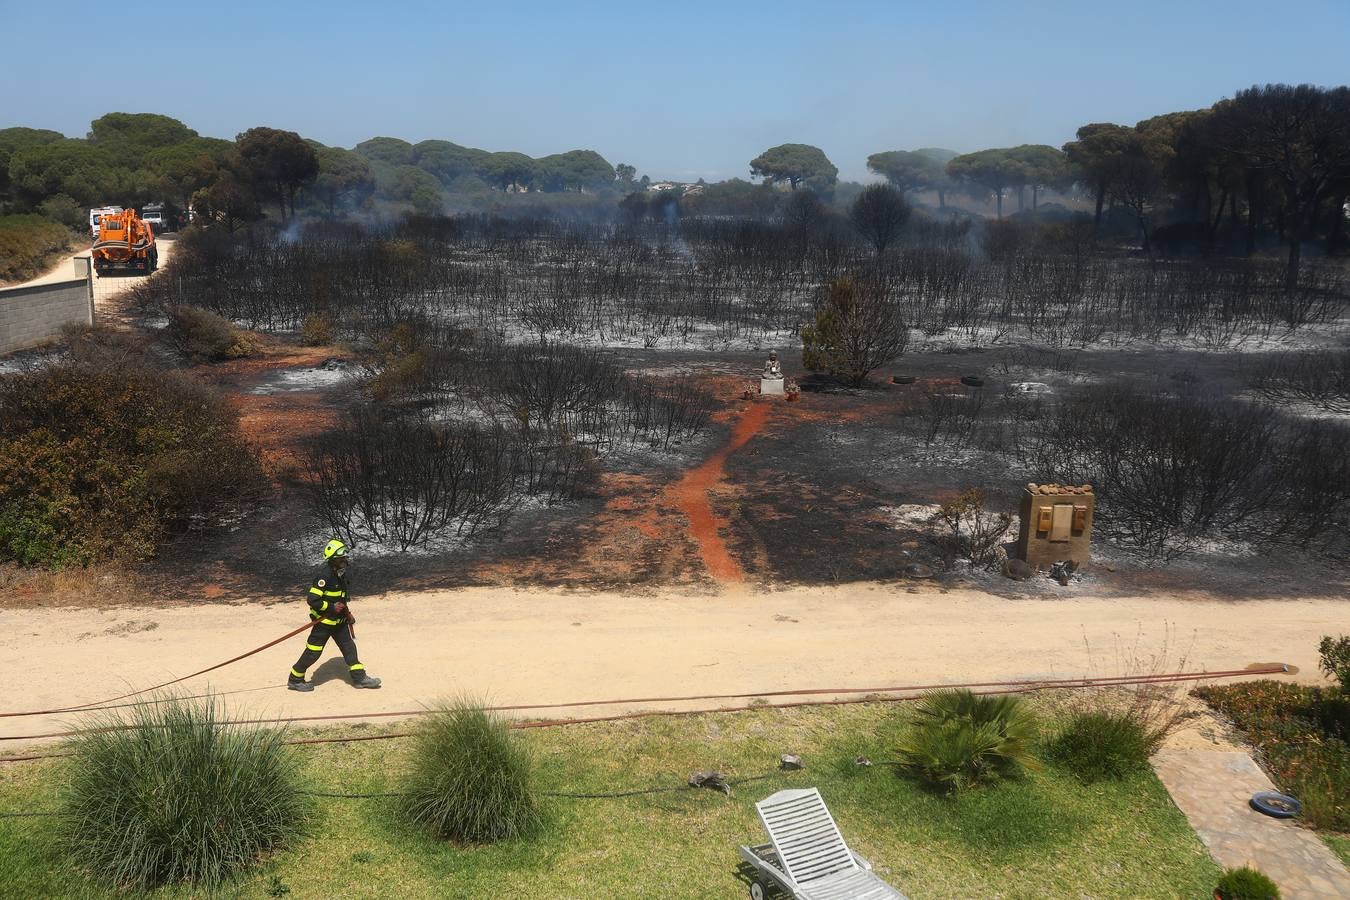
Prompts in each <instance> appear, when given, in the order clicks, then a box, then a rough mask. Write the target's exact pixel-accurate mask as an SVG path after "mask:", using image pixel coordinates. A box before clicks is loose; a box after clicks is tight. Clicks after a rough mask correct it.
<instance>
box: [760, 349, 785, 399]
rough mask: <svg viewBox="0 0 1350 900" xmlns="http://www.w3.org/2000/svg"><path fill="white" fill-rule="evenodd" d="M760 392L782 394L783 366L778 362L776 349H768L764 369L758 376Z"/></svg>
mask: <svg viewBox="0 0 1350 900" xmlns="http://www.w3.org/2000/svg"><path fill="white" fill-rule="evenodd" d="M759 392H760V393H761V394H776V395H778V396H782V394H783V367H782V366H780V365H779V364H778V351H777V350H770V351H769V358H768V359H767V360H765V362H764V371H763V372H761V373H760V376H759Z"/></svg>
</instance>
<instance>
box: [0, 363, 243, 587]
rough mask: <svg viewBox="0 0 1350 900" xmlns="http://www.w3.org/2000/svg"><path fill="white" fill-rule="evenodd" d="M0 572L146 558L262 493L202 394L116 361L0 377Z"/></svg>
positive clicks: (220, 401)
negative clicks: (0, 564) (9, 563)
mask: <svg viewBox="0 0 1350 900" xmlns="http://www.w3.org/2000/svg"><path fill="white" fill-rule="evenodd" d="M0 471H3V472H4V473H5V477H4V478H3V479H0V561H6V560H15V561H17V562H20V563H22V564H25V565H46V566H52V567H61V566H67V565H84V564H87V563H89V562H91V561H93V560H94V559H96V558H111V559H116V560H122V561H134V560H140V559H144V558H146V557H149V556H151V555H153V554H154V552H155V549H156V546H157V544H158V542H159V541H160V540H162V539H163V538H164V537H165V536H166V535H167V534H170V533H172V532H181V531H184V530H187V529H188V528H190V527H193V526H195V525H201V524H208V523H209V522H210V521H211V520H212V518H213V517H215V516H217V515H218V514H219V513H220V512H221V511H222V510H224V509H225V508H226V507H227V506H229V505H230V504H234V503H237V502H239V501H242V500H247V499H251V498H252V497H254V496H256V495H257V494H259V493H260V492H261V491H262V490H263V489H264V488H265V486H266V481H265V479H264V477H263V474H262V470H261V468H260V466H259V465H258V461H257V458H256V456H255V454H254V453H253V451H252V450H251V449H250V447H249V446H248V444H246V443H245V442H244V440H243V438H242V437H241V435H240V433H239V418H238V414H237V413H236V412H235V411H234V409H233V408H232V407H231V406H230V404H229V403H228V402H227V401H226V400H225V399H224V398H223V397H221V396H220V395H219V394H217V393H216V392H215V391H214V390H212V389H211V388H210V387H209V386H207V385H204V384H202V383H200V382H198V381H196V380H195V379H193V378H191V377H190V376H187V375H182V374H175V373H166V372H160V371H157V370H154V369H150V368H148V367H145V366H144V365H138V364H133V363H130V362H127V361H126V360H125V359H120V360H117V361H116V362H108V363H104V364H100V363H98V362H96V361H90V360H89V359H86V360H85V361H80V360H75V361H70V362H66V363H61V364H58V365H54V366H49V367H47V368H45V369H40V370H37V371H34V372H29V373H24V374H20V375H7V376H0Z"/></svg>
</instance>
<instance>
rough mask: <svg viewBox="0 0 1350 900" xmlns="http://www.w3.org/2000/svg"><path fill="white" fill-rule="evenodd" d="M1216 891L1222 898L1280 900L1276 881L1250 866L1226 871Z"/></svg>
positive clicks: (1228, 899) (1229, 899)
mask: <svg viewBox="0 0 1350 900" xmlns="http://www.w3.org/2000/svg"><path fill="white" fill-rule="evenodd" d="M1214 892H1215V893H1216V894H1217V895H1218V896H1219V898H1220V900H1280V889H1279V888H1278V887H1276V886H1275V882H1273V881H1271V880H1270V879H1269V878H1268V877H1266V876H1265V875H1263V874H1262V873H1260V872H1258V871H1257V870H1255V869H1253V868H1250V867H1248V866H1243V867H1242V868H1240V869H1228V870H1227V871H1225V872H1224V873H1223V875H1222V877H1220V878H1219V884H1218V887H1216V888H1215V889H1214Z"/></svg>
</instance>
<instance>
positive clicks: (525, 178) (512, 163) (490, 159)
mask: <svg viewBox="0 0 1350 900" xmlns="http://www.w3.org/2000/svg"><path fill="white" fill-rule="evenodd" d="M538 171H539V170H538V166H537V165H536V164H535V161H534V160H533V159H531V158H530V157H528V156H526V155H525V154H524V153H514V152H510V151H506V152H501V153H489V154H488V155H487V156H485V157H483V158H482V159H480V160H479V161H478V170H477V174H478V176H479V177H480V178H482V179H483V180H484V181H486V182H487V183H488V184H491V185H493V186H494V187H497V188H500V189H501V190H506V189H507V188H508V187H511V186H512V185H518V186H529V185H530V184H532V183H533V182H534V180H535V178H536V177H537V176H538Z"/></svg>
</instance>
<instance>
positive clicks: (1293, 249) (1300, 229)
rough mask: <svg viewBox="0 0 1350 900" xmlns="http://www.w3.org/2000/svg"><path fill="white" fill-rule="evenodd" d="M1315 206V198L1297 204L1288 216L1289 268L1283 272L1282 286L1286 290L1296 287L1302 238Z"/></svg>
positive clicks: (1301, 253)
mask: <svg viewBox="0 0 1350 900" xmlns="http://www.w3.org/2000/svg"><path fill="white" fill-rule="evenodd" d="M1295 202H1297V201H1295ZM1316 208H1317V202H1316V201H1315V200H1314V201H1312V202H1311V203H1303V204H1299V205H1298V206H1295V207H1294V209H1293V210H1292V215H1291V216H1290V217H1289V268H1288V269H1287V270H1286V271H1285V274H1284V286H1285V288H1286V289H1287V290H1291V291H1292V290H1293V289H1294V288H1296V287H1298V270H1299V265H1300V263H1301V262H1302V260H1303V238H1304V236H1305V235H1306V234H1307V233H1308V225H1309V223H1310V222H1311V221H1312V217H1313V213H1314V212H1315V211H1316Z"/></svg>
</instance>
